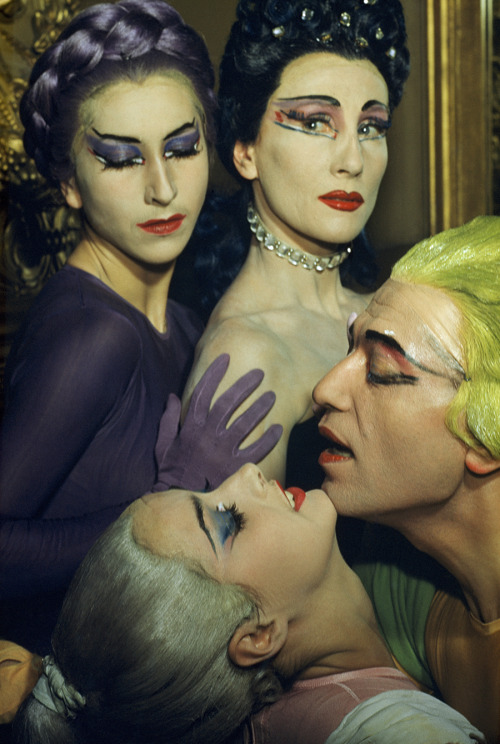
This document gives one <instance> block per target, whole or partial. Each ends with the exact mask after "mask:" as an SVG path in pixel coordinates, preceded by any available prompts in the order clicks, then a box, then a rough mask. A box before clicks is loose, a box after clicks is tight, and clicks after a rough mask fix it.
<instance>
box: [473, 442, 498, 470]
mask: <svg viewBox="0 0 500 744" xmlns="http://www.w3.org/2000/svg"><path fill="white" fill-rule="evenodd" d="M465 466H466V468H467V470H468V471H469V472H470V473H473V475H491V473H494V472H495V471H496V470H500V460H496V459H495V458H494V457H492V456H491V455H490V454H489V452H488V451H487V450H485V449H482V450H480V451H478V450H475V449H472V447H469V448H468V450H467V452H466V455H465Z"/></svg>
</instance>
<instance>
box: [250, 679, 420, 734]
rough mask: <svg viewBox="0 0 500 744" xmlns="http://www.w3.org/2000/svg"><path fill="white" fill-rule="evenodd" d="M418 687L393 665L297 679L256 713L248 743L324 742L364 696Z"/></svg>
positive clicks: (365, 698) (369, 696)
mask: <svg viewBox="0 0 500 744" xmlns="http://www.w3.org/2000/svg"><path fill="white" fill-rule="evenodd" d="M401 689H403V690H416V689H417V688H416V687H415V685H414V684H413V683H412V682H411V681H410V680H409V679H408V677H406V675H404V674H402V673H401V672H399V671H398V670H397V669H392V668H390V667H374V668H370V669H358V670H356V671H354V672H345V673H344V674H332V675H329V676H328V677H318V678H316V679H309V680H303V681H299V682H296V683H295V684H294V685H293V687H292V689H291V690H290V691H289V692H287V693H285V694H284V695H283V697H282V698H280V700H278V702H277V703H274V705H269V706H267V707H266V708H264V709H263V710H262V711H260V713H258V714H257V715H256V716H253V718H252V720H251V724H250V731H247V738H246V742H247V743H248V744H250V743H251V744H304V743H305V742H307V744H324V742H325V741H326V739H327V738H328V736H329V735H330V734H331V732H332V731H334V730H335V729H336V728H337V726H339V725H340V723H341V722H342V720H343V718H344V717H345V716H346V715H347V714H348V713H350V711H352V710H353V709H354V708H355V707H356V706H357V705H358V703H360V702H361V701H363V700H367V699H368V698H371V697H373V696H374V695H378V694H379V693H381V692H386V691H388V690H401Z"/></svg>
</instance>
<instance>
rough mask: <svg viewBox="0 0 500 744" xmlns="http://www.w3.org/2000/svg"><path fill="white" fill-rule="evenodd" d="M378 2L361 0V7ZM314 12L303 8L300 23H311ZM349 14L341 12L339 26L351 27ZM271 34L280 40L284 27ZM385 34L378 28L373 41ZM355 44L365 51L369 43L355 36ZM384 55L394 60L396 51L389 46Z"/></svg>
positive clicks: (322, 40) (327, 37) (326, 39)
mask: <svg viewBox="0 0 500 744" xmlns="http://www.w3.org/2000/svg"><path fill="white" fill-rule="evenodd" d="M377 2H378V0H362V4H363V5H375V4H376V3H377ZM314 15H315V12H314V9H313V8H309V7H307V6H306V7H304V8H302V10H301V12H300V18H301V20H302V21H304V22H307V21H312V20H313V18H314ZM351 20H352V19H351V14H350V13H348V12H347V11H342V12H341V13H340V16H339V25H340V26H341V27H342V26H343V27H344V28H350V27H351ZM271 33H272V35H273V36H274V38H275V39H281V38H283V37H284V36H285V35H286V29H285V27H284V26H275V27H274V28H272V29H271ZM384 36H385V34H384V32H383V30H382V29H381V28H380V27H378V28H377V29H376V31H375V40H376V41H382V39H383V38H384ZM331 38H332V35H331V34H322V35H321V36H319V37H317V39H316V40H317V41H319V42H320V43H321V44H328V42H329V41H330V40H331ZM354 41H355V44H356V46H357V47H358V48H359V49H366V48H368V47H369V46H370V43H369V41H368V39H366V38H365V37H364V36H357V37H356V38H355V40H354ZM385 53H386V55H387V57H389V59H394V58H395V57H396V55H397V50H396V48H395V47H393V46H391V47H389V48H388V49H387V50H386V52H385Z"/></svg>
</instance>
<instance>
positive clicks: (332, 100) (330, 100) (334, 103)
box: [276, 95, 341, 108]
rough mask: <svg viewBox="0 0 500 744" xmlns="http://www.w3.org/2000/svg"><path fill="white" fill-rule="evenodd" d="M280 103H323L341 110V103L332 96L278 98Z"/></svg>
mask: <svg viewBox="0 0 500 744" xmlns="http://www.w3.org/2000/svg"><path fill="white" fill-rule="evenodd" d="M276 100H277V102H278V103H294V102H296V101H321V102H322V103H329V104H330V106H336V107H337V108H340V106H341V103H340V101H338V100H337V99H336V98H332V96H322V95H317V96H315V95H312V96H294V97H293V98H277V99H276Z"/></svg>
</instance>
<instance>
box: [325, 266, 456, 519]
mask: <svg viewBox="0 0 500 744" xmlns="http://www.w3.org/2000/svg"><path fill="white" fill-rule="evenodd" d="M459 327H460V313H459V311H458V309H457V308H456V306H455V305H454V303H453V302H452V301H451V300H450V299H449V298H448V297H447V296H446V295H445V294H444V293H443V292H440V291H438V290H436V289H433V288H430V287H422V286H419V285H414V284H407V283H403V282H396V281H393V280H390V281H388V282H386V283H385V284H384V285H383V287H382V288H381V289H380V290H379V291H378V292H377V293H376V294H375V296H374V298H373V300H372V302H371V303H370V305H369V306H368V308H367V310H366V311H365V312H364V313H362V314H361V315H360V316H359V317H358V318H357V319H356V320H355V322H354V325H353V326H352V327H351V334H352V338H351V350H350V352H349V354H348V356H347V357H346V359H344V360H343V361H342V362H340V363H339V364H337V365H336V366H335V367H334V368H333V369H332V370H331V371H330V372H329V373H328V374H327V375H326V376H325V377H324V378H323V379H322V380H321V381H320V382H319V383H318V385H317V386H316V388H315V391H314V398H315V400H316V403H317V404H318V405H320V406H323V407H324V408H325V413H324V415H323V416H322V418H321V421H320V430H321V431H322V433H323V434H324V435H325V436H326V437H327V438H329V439H330V440H331V442H332V446H331V447H330V448H329V449H325V452H323V454H322V455H321V458H320V462H321V464H322V466H323V469H324V471H325V476H326V478H325V481H324V483H323V488H325V490H326V491H327V493H328V495H329V496H330V498H331V499H332V501H333V503H334V505H335V507H336V509H337V510H338V511H339V513H341V514H348V515H351V516H359V517H364V518H366V519H375V520H376V521H380V522H383V523H386V524H390V525H392V526H395V527H397V526H400V525H402V524H403V523H404V520H406V519H408V517H409V516H411V515H412V514H413V513H414V510H415V512H416V513H417V514H418V513H419V514H421V513H422V512H423V511H424V512H425V510H426V509H428V510H429V511H432V510H433V509H436V508H439V507H440V505H442V504H444V503H446V501H447V500H448V499H449V498H450V496H451V495H452V494H453V493H454V492H455V491H456V490H457V488H458V487H459V485H460V484H461V482H462V478H463V473H464V458H465V452H466V447H465V445H464V444H463V443H462V442H460V441H459V440H457V439H456V438H455V437H454V436H453V435H452V434H451V432H450V431H449V430H448V428H447V427H446V424H445V414H446V411H447V408H448V406H449V404H450V402H451V401H452V399H453V397H454V396H455V394H456V391H457V389H458V386H459V385H460V384H462V383H463V384H467V383H466V382H463V381H464V379H465V373H464V372H463V371H462V368H461V367H462V366H463V364H462V350H461V348H460V344H459V342H458V341H457V339H458V338H459Z"/></svg>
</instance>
